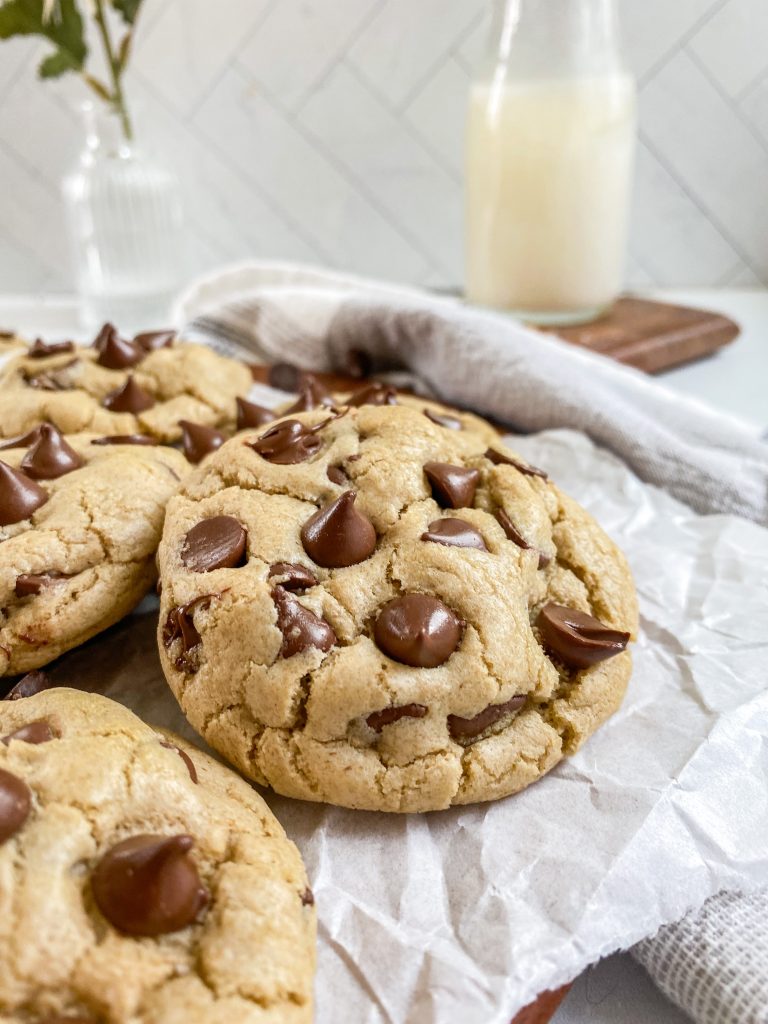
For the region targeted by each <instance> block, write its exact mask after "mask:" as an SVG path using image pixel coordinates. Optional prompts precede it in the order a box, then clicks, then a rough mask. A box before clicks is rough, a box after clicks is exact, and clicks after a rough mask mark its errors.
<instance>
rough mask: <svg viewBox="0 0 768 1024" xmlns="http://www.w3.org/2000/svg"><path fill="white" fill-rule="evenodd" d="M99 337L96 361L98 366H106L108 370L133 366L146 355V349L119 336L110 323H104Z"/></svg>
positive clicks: (125, 368)
mask: <svg viewBox="0 0 768 1024" xmlns="http://www.w3.org/2000/svg"><path fill="white" fill-rule="evenodd" d="M99 338H100V339H102V340H101V341H100V343H99V345H98V346H97V347H98V350H99V358H98V359H97V360H96V362H97V363H98V364H99V366H106V367H107V369H108V370H127V369H128V367H129V366H135V365H136V363H140V362H141V360H142V359H143V358H144V357H145V356H146V354H147V353H146V351H145V350H144V349H143V348H141V347H140V346H139V345H136V344H135V343H134V342H132V341H128V339H127V338H121V337H120V335H119V334H118V332H117V330H116V329H115V328H114V327H112V326H111V325H110V324H105V325H104V327H102V329H101V333H100V334H99Z"/></svg>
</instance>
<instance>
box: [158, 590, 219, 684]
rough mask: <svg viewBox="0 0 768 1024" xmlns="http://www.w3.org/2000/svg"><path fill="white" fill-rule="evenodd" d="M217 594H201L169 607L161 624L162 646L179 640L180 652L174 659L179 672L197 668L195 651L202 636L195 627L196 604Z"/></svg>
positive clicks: (168, 645)
mask: <svg viewBox="0 0 768 1024" xmlns="http://www.w3.org/2000/svg"><path fill="white" fill-rule="evenodd" d="M218 596H219V595H218V594H202V595H201V596H200V597H196V598H194V600H192V601H189V602H188V603H187V604H183V605H177V606H176V608H171V610H170V611H169V612H168V616H167V618H166V620H165V625H164V626H163V646H164V647H165V649H166V650H168V648H169V647H170V646H171V645H172V644H173V643H174V641H176V640H180V641H181V653H180V654H179V656H178V657H177V658H176V660H175V661H174V665H175V666H176V668H177V669H179V671H180V672H196V671H197V669H198V667H199V666H198V663H197V658H196V656H195V651H196V650H197V648H198V647H199V646H200V644H201V642H202V637H201V636H200V634H199V633H198V631H197V629H196V628H195V622H194V618H193V616H194V613H195V609H196V608H197V607H198V605H203V604H205V603H206V602H208V601H211V600H212V599H213V598H214V597H218Z"/></svg>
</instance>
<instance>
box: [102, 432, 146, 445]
mask: <svg viewBox="0 0 768 1024" xmlns="http://www.w3.org/2000/svg"><path fill="white" fill-rule="evenodd" d="M91 444H152V445H156V444H157V441H156V440H155V439H154V437H149V436H148V435H147V434H109V435H107V436H106V437H94V439H93V440H92V441H91Z"/></svg>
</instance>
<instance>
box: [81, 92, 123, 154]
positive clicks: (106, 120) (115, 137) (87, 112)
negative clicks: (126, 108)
mask: <svg viewBox="0 0 768 1024" xmlns="http://www.w3.org/2000/svg"><path fill="white" fill-rule="evenodd" d="M80 115H81V118H82V124H83V129H84V133H85V152H84V154H83V156H84V158H85V159H90V160H94V159H98V158H102V157H111V158H114V159H129V158H130V157H131V156H133V155H134V146H133V144H132V143H131V142H128V141H127V140H126V138H125V135H124V133H123V129H122V125H121V123H120V119H119V117H118V116H117V115H116V114H114V113H112V112H111V111H109V110H107V109H102V108H100V107H96V106H95V104H93V103H91V102H87V103H83V104H82V105H81V107H80Z"/></svg>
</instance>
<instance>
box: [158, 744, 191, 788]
mask: <svg viewBox="0 0 768 1024" xmlns="http://www.w3.org/2000/svg"><path fill="white" fill-rule="evenodd" d="M160 746H161V747H165V748H166V750H173V751H175V752H176V753H177V754H178V755H179V757H180V758H181V760H182V761H183V762H184V765H185V767H186V769H187V771H188V772H189V777H190V779H192V781H193V782H194V783H195V785H197V768H195V762H194V761H193V760H192V758H191V757H190V756H189V754H188V753H187V752H186V750H182V749H181V747H177V746H176V744H175V743H169V742H168V741H167V740H160Z"/></svg>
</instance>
